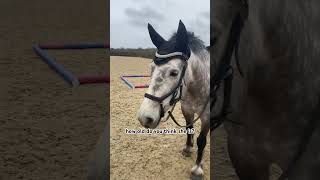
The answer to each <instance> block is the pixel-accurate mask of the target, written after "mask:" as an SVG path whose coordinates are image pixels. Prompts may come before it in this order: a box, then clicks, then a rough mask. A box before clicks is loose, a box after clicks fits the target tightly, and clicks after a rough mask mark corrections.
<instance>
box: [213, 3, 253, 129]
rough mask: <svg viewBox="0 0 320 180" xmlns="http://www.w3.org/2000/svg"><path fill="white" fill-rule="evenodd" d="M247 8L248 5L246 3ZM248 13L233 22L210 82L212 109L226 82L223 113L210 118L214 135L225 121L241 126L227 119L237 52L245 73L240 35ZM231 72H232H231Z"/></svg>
mask: <svg viewBox="0 0 320 180" xmlns="http://www.w3.org/2000/svg"><path fill="white" fill-rule="evenodd" d="M244 6H245V7H246V8H247V4H246V3H244ZM247 15H248V14H247V13H246V14H245V15H243V14H241V13H238V14H237V15H236V17H235V18H234V20H233V21H232V25H231V30H230V33H229V36H228V39H227V43H226V47H225V48H224V51H223V55H222V58H221V60H220V61H219V64H218V69H217V72H216V74H215V75H214V76H213V80H212V81H210V86H211V87H212V88H213V90H212V91H210V96H211V97H213V99H212V102H211V104H210V109H213V107H214V105H215V104H216V101H217V91H218V90H219V88H220V84H221V82H222V81H223V82H224V88H223V96H224V97H223V104H222V109H221V111H220V112H219V113H218V114H217V115H215V116H213V117H211V118H210V132H211V133H212V132H213V131H214V130H215V129H216V128H218V127H219V126H220V125H221V124H222V123H223V122H224V121H230V122H232V123H234V124H239V125H240V123H238V122H234V121H232V120H229V119H227V115H228V114H229V113H231V112H230V111H229V107H230V101H231V90H232V79H233V68H232V66H231V59H232V54H233V52H235V60H236V64H237V67H238V70H239V73H240V75H241V76H243V72H242V70H241V68H240V63H239V58H238V47H239V40H240V34H241V31H242V29H243V26H244V22H245V20H246V18H247ZM230 71H231V72H230Z"/></svg>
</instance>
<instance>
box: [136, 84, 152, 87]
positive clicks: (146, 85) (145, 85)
mask: <svg viewBox="0 0 320 180" xmlns="http://www.w3.org/2000/svg"><path fill="white" fill-rule="evenodd" d="M148 87H149V85H148V84H144V85H136V86H134V88H148Z"/></svg>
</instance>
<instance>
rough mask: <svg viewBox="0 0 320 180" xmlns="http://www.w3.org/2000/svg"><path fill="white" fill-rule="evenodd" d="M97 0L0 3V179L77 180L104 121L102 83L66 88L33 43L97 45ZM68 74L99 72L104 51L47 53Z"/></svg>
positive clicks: (103, 25)
mask: <svg viewBox="0 0 320 180" xmlns="http://www.w3.org/2000/svg"><path fill="white" fill-rule="evenodd" d="M107 4H108V2H107V1H105V0H98V1H94V2H92V1H86V0H68V1H59V2H57V1H42V0H34V1H32V2H31V1H30V2H29V1H28V2H26V1H20V0H1V1H0V22H1V24H0V79H1V88H0V154H1V157H0V179H1V180H16V179H26V180H29V179H30V180H38V179H39V180H43V179H48V180H51V179H57V180H68V179H85V177H86V174H87V162H88V158H89V153H90V151H92V150H93V149H94V146H95V143H96V141H97V139H98V137H99V136H100V133H102V131H103V128H104V124H105V122H106V113H107V106H106V102H107V100H106V98H107V95H108V92H107V87H108V86H107V85H106V84H104V85H103V84H100V85H83V86H80V87H76V88H71V87H70V86H69V85H68V84H67V83H66V82H64V81H63V80H62V79H61V78H60V76H58V75H57V74H56V73H55V72H53V71H52V70H51V69H49V68H48V66H47V65H46V64H45V63H44V62H43V61H42V60H41V59H40V58H39V57H38V56H37V55H36V54H35V53H34V52H33V51H32V48H31V47H32V45H33V44H36V43H41V42H42V43H46V42H51V43H61V42H68V43H72V42H75V43H76V42H104V41H106V40H107V34H108V31H107V24H109V22H108V19H109V18H108V17H107V16H106V14H107V9H108V8H107ZM49 53H50V55H52V56H54V57H55V58H56V59H57V61H58V62H59V63H61V64H63V65H64V66H65V67H66V69H69V70H70V71H72V72H73V73H74V74H76V75H86V74H90V75H91V74H92V75H93V74H105V73H106V72H107V65H106V64H107V63H106V62H107V57H108V54H106V51H105V50H85V51H78V50H75V51H50V52H49Z"/></svg>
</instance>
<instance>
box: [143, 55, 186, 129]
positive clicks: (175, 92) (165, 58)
mask: <svg viewBox="0 0 320 180" xmlns="http://www.w3.org/2000/svg"><path fill="white" fill-rule="evenodd" d="M177 57H178V58H179V59H181V61H183V67H182V71H181V74H180V78H179V81H178V83H177V85H176V86H175V87H174V88H173V89H171V90H170V91H169V92H168V93H166V94H165V95H163V96H161V97H157V96H154V95H152V94H148V93H145V94H144V97H145V98H148V99H150V100H152V101H155V102H157V103H159V104H160V119H161V118H163V117H164V115H165V111H164V107H163V104H162V103H163V101H164V100H165V99H167V98H168V97H169V96H171V95H172V97H171V99H170V101H169V105H170V106H173V107H174V106H175V105H176V103H177V102H178V101H180V100H181V96H182V88H183V78H184V75H185V72H186V69H187V67H188V59H189V58H190V55H187V54H185V53H183V52H173V53H169V54H164V55H163V54H158V52H156V55H155V59H154V61H153V62H154V63H155V64H156V65H160V64H165V63H168V62H169V61H170V60H172V59H174V58H177ZM159 122H160V121H159ZM159 122H158V123H159Z"/></svg>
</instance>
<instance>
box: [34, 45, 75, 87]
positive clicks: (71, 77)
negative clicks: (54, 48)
mask: <svg viewBox="0 0 320 180" xmlns="http://www.w3.org/2000/svg"><path fill="white" fill-rule="evenodd" d="M33 50H34V51H35V52H36V53H37V54H38V55H39V56H40V57H41V59H42V60H43V61H44V62H46V63H47V64H48V65H49V67H50V68H52V69H53V70H54V71H56V72H57V73H58V74H59V75H60V76H61V77H62V78H63V79H64V80H65V81H67V82H68V83H69V84H70V85H72V86H78V85H79V80H78V78H77V77H76V76H75V75H73V74H72V73H71V72H69V71H68V70H66V69H65V68H64V67H63V66H62V65H60V64H58V63H57V62H56V61H55V60H54V59H53V58H51V57H50V56H49V55H48V54H47V53H46V52H45V51H43V50H42V49H41V48H40V47H39V46H33Z"/></svg>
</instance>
